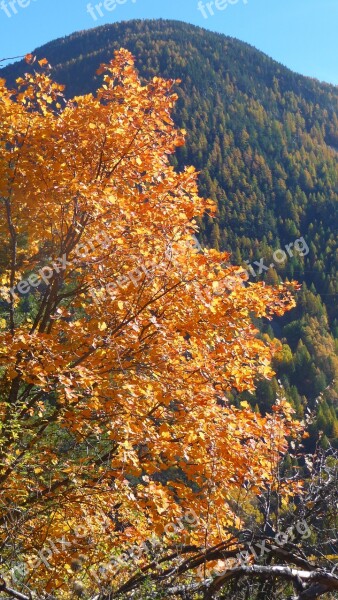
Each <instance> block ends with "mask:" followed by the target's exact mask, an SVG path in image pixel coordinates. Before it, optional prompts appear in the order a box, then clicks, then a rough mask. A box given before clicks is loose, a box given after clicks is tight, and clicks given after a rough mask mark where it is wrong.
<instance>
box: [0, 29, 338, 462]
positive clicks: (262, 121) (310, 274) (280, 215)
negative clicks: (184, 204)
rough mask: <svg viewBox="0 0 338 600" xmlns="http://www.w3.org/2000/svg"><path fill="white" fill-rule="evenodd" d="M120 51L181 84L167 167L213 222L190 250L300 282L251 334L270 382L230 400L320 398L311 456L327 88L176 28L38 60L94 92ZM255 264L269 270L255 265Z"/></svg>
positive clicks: (329, 402) (321, 332) (333, 157)
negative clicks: (176, 144)
mask: <svg viewBox="0 0 338 600" xmlns="http://www.w3.org/2000/svg"><path fill="white" fill-rule="evenodd" d="M121 46H123V47H125V48H128V49H129V50H130V51H131V52H133V53H134V54H135V56H136V61H137V62H136V64H137V67H138V69H139V71H140V74H141V76H142V77H143V78H147V79H149V78H152V77H153V76H158V75H161V76H162V77H165V78H169V79H177V78H180V79H181V83H180V84H179V85H176V86H175V91H176V92H177V94H178V96H179V98H178V102H177V103H176V107H175V108H174V113H173V114H174V119H175V122H176V123H177V124H178V126H180V127H183V128H185V129H186V130H187V132H188V134H187V143H186V145H185V146H181V147H180V148H178V151H177V153H176V154H175V156H172V157H171V160H172V164H174V165H176V166H177V167H178V168H179V169H180V170H183V169H184V166H185V165H186V164H192V165H194V166H195V167H196V168H197V169H200V170H201V175H200V177H199V190H200V193H201V195H203V196H205V197H211V198H212V199H213V200H215V202H216V205H217V213H216V218H210V217H209V216H208V215H205V217H204V218H203V220H202V221H201V222H200V221H199V219H198V222H199V224H200V235H199V239H200V242H203V245H205V246H208V247H213V248H216V249H218V250H221V251H228V252H231V253H232V257H231V259H230V260H231V261H232V263H233V264H237V265H239V264H241V265H242V266H243V267H244V268H248V264H249V265H251V266H252V268H253V269H254V271H253V273H254V274H252V272H250V271H249V274H250V279H251V280H252V281H263V280H265V281H266V282H268V283H270V284H278V283H279V282H280V281H285V280H286V279H287V278H288V279H290V280H292V279H296V280H297V281H299V282H301V283H305V285H304V286H303V287H302V291H301V292H300V296H299V301H298V302H297V310H294V311H291V312H289V313H287V315H286V316H285V317H284V318H283V319H282V320H279V321H278V322H276V321H273V322H272V324H271V323H263V324H259V325H258V326H259V328H260V329H261V332H262V335H268V336H269V337H270V338H271V339H273V338H275V337H277V338H279V339H280V340H282V343H283V344H284V346H286V345H287V346H288V348H289V350H288V353H289V352H291V353H292V359H291V360H290V357H289V354H288V353H285V352H284V355H283V356H284V358H286V357H287V360H285V361H284V358H283V356H281V355H279V356H278V359H277V360H276V361H275V363H274V368H275V370H276V372H277V377H276V378H275V379H273V380H271V381H270V382H266V381H263V382H262V383H260V384H259V386H258V388H257V391H256V392H255V394H254V396H252V395H250V396H249V395H244V397H243V396H242V397H239V396H238V395H237V394H233V397H232V401H233V402H235V403H236V404H237V406H239V402H240V401H241V400H246V401H248V402H250V403H251V404H252V406H255V404H256V403H257V404H258V406H259V407H260V409H261V410H262V411H266V410H270V409H271V406H272V404H273V403H274V401H275V397H276V390H277V389H278V387H279V384H278V381H277V379H279V380H280V381H281V382H282V384H283V387H284V393H285V395H286V397H287V399H288V400H289V402H291V404H292V406H293V407H294V409H295V410H296V411H297V415H298V416H299V417H302V416H303V414H304V413H305V412H306V410H307V409H308V408H310V409H311V410H312V409H314V408H316V407H317V400H318V397H319V395H320V398H321V399H320V403H321V404H322V407H321V411H320V414H319V415H318V417H316V418H315V422H314V423H313V425H312V427H311V431H310V433H311V436H310V438H309V440H308V442H307V444H308V448H309V449H310V450H311V451H314V449H315V447H316V444H317V442H318V439H320V438H321V437H322V435H323V434H324V435H325V437H326V438H327V439H328V440H330V441H331V443H333V444H335V445H337V437H336V436H335V435H334V434H333V432H334V431H337V428H338V419H337V381H338V364H337V356H336V348H337V343H338V342H337V335H338V326H337V312H336V306H337V244H336V230H337V223H338V219H337V191H338V155H337V151H338V120H337V114H338V92H337V87H334V86H331V85H327V84H324V83H320V82H318V81H316V80H313V79H309V78H306V77H302V76H301V75H297V74H295V73H293V72H291V71H290V70H288V69H286V68H285V67H284V66H282V65H280V64H279V63H276V62H275V61H273V60H271V59H270V58H269V57H268V56H266V55H264V54H262V53H261V52H259V51H257V50H256V49H255V48H253V47H251V46H249V45H248V44H244V43H243V42H240V41H238V40H235V39H233V38H230V37H226V36H224V35H220V34H216V33H212V32H210V31H206V30H204V29H201V28H198V27H194V26H192V25H188V24H186V23H180V22H177V21H166V20H156V21H130V22H124V23H115V24H112V25H106V26H104V27H98V28H95V29H92V30H90V31H85V32H83V31H81V32H78V33H75V34H73V35H72V36H69V37H67V38H64V39H60V40H56V41H54V42H51V43H49V44H47V45H46V46H44V47H43V48H41V49H39V50H38V51H37V56H38V57H39V58H42V57H44V56H46V57H47V58H48V60H49V61H50V63H51V64H52V65H53V67H54V68H53V75H54V77H55V79H56V80H57V81H59V82H60V83H63V84H66V86H67V87H66V91H65V93H66V94H67V95H68V97H71V96H72V95H77V94H83V93H87V92H94V91H95V90H96V89H97V87H98V85H99V79H98V77H97V76H95V75H94V74H95V71H96V69H97V68H98V66H99V64H100V62H107V61H108V60H109V59H110V57H111V55H112V52H113V50H114V49H117V48H120V47H121ZM32 68H34V65H33V67H32ZM23 69H27V65H24V66H23V65H22V64H21V63H18V64H16V65H12V66H9V67H7V68H6V69H4V71H3V73H4V76H5V77H6V78H7V79H8V80H9V82H10V85H14V84H15V77H17V76H19V75H22V72H23ZM300 237H303V238H304V242H305V243H304V244H303V245H302V248H303V250H302V251H301V252H293V255H292V256H289V255H288V254H287V256H286V260H284V261H282V262H280V263H278V262H276V261H275V259H274V256H273V253H274V251H275V250H284V249H285V246H286V245H288V244H290V243H291V244H294V242H295V240H296V239H298V238H300ZM261 260H263V261H264V265H267V266H269V265H270V264H272V263H274V268H273V269H269V270H268V271H265V269H263V268H262V269H260V268H257V266H256V265H255V264H254V263H255V261H257V262H260V261H261ZM321 432H322V433H321Z"/></svg>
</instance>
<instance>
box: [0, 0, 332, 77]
mask: <svg viewBox="0 0 338 600" xmlns="http://www.w3.org/2000/svg"><path fill="white" fill-rule="evenodd" d="M104 1H105V2H106V6H107V5H108V7H110V9H111V10H107V9H106V8H104V4H103V2H102V3H101V8H100V9H99V10H101V15H100V14H99V12H98V11H97V9H94V11H93V14H94V17H95V18H96V20H95V19H94V18H93V16H91V15H90V13H89V12H87V5H88V2H87V0H0V59H2V58H5V57H12V56H17V55H22V54H26V53H28V52H30V51H32V50H34V49H35V48H36V47H38V46H41V45H42V44H44V43H46V42H48V41H51V40H52V39H55V38H58V37H63V36H65V35H68V34H70V33H73V32H74V31H78V30H83V29H90V28H91V27H95V26H97V25H103V24H105V23H112V22H115V21H123V20H130V19H135V18H143V19H145V18H158V17H162V18H168V19H178V20H181V21H186V22H188V23H193V24H195V25H199V26H201V27H206V28H207V29H210V30H212V31H218V32H221V33H225V34H227V35H231V36H233V37H237V38H238V39H240V40H243V41H245V42H248V43H250V44H252V45H253V46H255V47H256V48H258V49H259V50H262V51H264V52H265V53H266V54H268V55H269V56H271V57H272V58H274V59H276V60H278V61H279V62H281V63H283V64H284V65H286V66H288V67H289V68H291V69H293V70H294V71H297V72H299V73H303V74H304V75H309V76H311V77H316V78H318V79H321V80H323V81H327V82H330V83H334V84H335V85H338V34H337V28H338V0H214V2H212V3H210V2H209V5H210V6H209V8H210V10H209V9H208V8H207V6H206V4H207V3H208V2H207V0H203V6H204V10H203V9H200V10H198V7H197V5H198V1H199V0H167V1H162V0H104ZM217 3H218V4H217ZM91 4H92V6H94V5H95V4H99V2H98V0H93V1H92V3H91ZM216 5H217V6H218V8H217V7H216ZM220 7H223V10H220ZM210 12H212V13H213V14H210ZM203 13H204V14H203ZM3 65H4V63H1V66H3Z"/></svg>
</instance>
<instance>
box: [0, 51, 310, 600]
mask: <svg viewBox="0 0 338 600" xmlns="http://www.w3.org/2000/svg"><path fill="white" fill-rule="evenodd" d="M33 60H34V58H33V57H32V56H28V57H27V61H28V62H32V61H33ZM39 62H40V64H39V65H38V66H35V67H34V69H35V72H34V74H32V75H26V76H25V77H23V78H21V79H20V80H18V82H17V84H18V87H19V91H18V92H13V91H12V90H9V89H8V88H7V87H6V84H5V81H4V80H1V81H0V86H1V87H0V113H1V117H0V123H1V125H0V127H1V135H0V140H1V141H0V143H1V158H0V200H1V203H0V210H1V222H0V236H1V240H2V252H1V286H2V287H1V297H2V305H1V331H0V340H1V345H0V356H1V380H0V394H1V405H0V410H1V421H2V428H1V436H0V446H1V448H0V449H1V462H0V481H1V514H0V518H1V524H2V530H1V547H2V551H1V560H2V566H1V568H2V572H1V574H2V577H3V580H2V584H1V585H2V589H3V590H5V591H6V593H8V594H13V595H14V596H15V594H16V597H18V598H19V597H20V592H19V591H18V590H20V591H21V592H22V593H23V594H25V591H26V592H27V589H28V590H32V591H33V592H36V593H38V594H40V595H41V594H42V593H46V592H48V593H49V592H51V593H53V594H56V595H60V594H64V595H65V596H67V595H70V594H72V593H73V592H74V591H75V592H77V593H79V594H81V593H82V586H84V589H86V590H87V592H86V593H91V592H93V593H94V592H97V591H98V590H99V583H98V579H100V578H99V577H98V576H97V575H96V576H95V577H94V576H93V575H92V572H93V569H94V571H95V568H98V565H100V564H101V563H104V562H107V560H108V558H109V557H110V559H111V557H116V560H117V558H119V557H121V556H123V553H125V552H126V550H127V549H128V548H130V547H131V546H133V545H135V543H136V544H138V545H140V544H141V543H142V542H145V541H146V540H149V539H150V538H151V536H153V535H157V536H160V537H162V538H163V539H162V544H163V547H166V545H168V547H170V541H171V538H172V535H173V533H172V531H170V524H172V523H174V522H175V521H177V520H181V523H183V525H182V529H183V530H184V533H185V536H186V540H187V544H188V545H189V544H190V548H199V547H201V546H204V547H205V548H207V547H208V548H209V547H211V546H213V545H215V544H217V543H219V542H220V541H224V540H226V541H227V543H228V544H229V543H230V544H231V538H229V528H231V527H234V528H238V527H239V526H240V523H241V517H240V515H239V514H238V513H237V511H236V510H235V499H236V502H237V504H238V502H239V500H240V499H241V498H242V496H243V495H244V497H255V496H256V495H258V494H263V493H264V491H266V490H270V493H273V492H274V491H275V490H276V489H277V488H278V490H279V492H280V494H281V497H283V498H284V502H286V503H288V498H289V496H291V497H292V495H293V494H294V493H296V492H299V491H300V482H298V481H295V480H294V479H293V478H292V477H289V478H286V480H285V481H284V482H282V481H281V479H280V478H278V477H277V474H278V464H279V460H280V457H281V455H282V454H285V453H286V451H287V449H288V444H287V437H288V436H292V435H297V434H298V432H299V431H300V429H301V427H300V425H299V424H297V422H295V421H294V420H293V416H292V415H293V411H292V409H291V408H290V406H289V405H288V403H287V402H285V401H284V400H280V401H279V402H276V405H275V406H274V408H273V410H272V412H271V414H269V415H267V416H266V417H263V416H260V415H259V414H258V413H257V412H254V411H253V410H251V408H250V406H249V404H248V403H246V402H243V403H242V406H240V407H239V408H236V407H235V406H233V405H231V403H230V402H229V401H228V399H227V395H228V394H229V393H230V392H231V391H232V390H234V389H236V390H238V391H244V390H253V389H254V385H255V381H256V379H257V377H263V378H269V377H271V375H272V373H273V372H272V370H271V367H270V362H271V358H272V356H273V354H274V352H275V350H276V349H278V347H276V345H275V344H273V343H272V342H271V341H269V339H268V338H265V339H260V338H259V337H258V336H257V329H256V328H255V327H254V325H253V323H252V318H253V317H255V318H262V317H264V318H267V319H271V318H272V316H273V315H279V316H281V315H283V314H284V312H285V311H286V310H288V309H290V308H291V307H293V306H294V300H293V298H292V296H291V291H290V286H286V285H285V286H281V285H280V286H277V287H274V288H272V287H268V286H266V285H265V284H264V283H262V282H257V283H250V282H248V281H247V276H246V275H245V272H244V271H243V269H242V268H241V267H233V266H230V265H229V255H228V254H227V253H220V252H218V251H217V250H211V249H209V250H208V249H205V250H202V248H201V247H200V245H199V244H198V242H197V240H196V238H195V237H193V236H194V235H195V233H196V232H197V230H198V228H197V224H196V218H201V217H202V216H203V215H204V214H208V215H210V216H211V215H212V213H213V210H214V204H213V202H212V201H210V200H204V199H202V198H200V197H199V196H198V192H197V181H196V180H197V175H196V171H195V169H194V168H193V167H187V168H185V169H184V170H182V171H180V172H177V171H176V170H175V169H174V167H173V166H172V165H170V162H169V155H171V154H172V153H173V152H174V151H175V149H176V148H177V147H180V146H181V145H182V144H183V142H184V131H182V130H176V129H175V128H174V126H173V121H172V118H171V112H172V109H173V106H174V103H175V101H176V99H177V97H176V95H175V94H174V93H173V91H172V88H173V85H174V82H173V81H165V80H162V79H159V78H156V77H155V78H153V79H152V81H150V82H149V83H147V84H145V85H143V84H142V83H141V82H140V80H139V78H138V76H137V73H136V70H135V68H134V63H133V58H132V56H131V54H130V53H129V52H128V51H126V50H121V51H120V52H118V53H117V54H116V57H115V60H114V61H113V62H111V63H109V64H106V65H104V66H102V68H101V69H100V74H104V80H103V84H102V85H101V87H100V88H99V90H98V92H97V94H95V95H92V94H88V95H85V96H77V97H74V98H73V99H71V100H69V101H68V102H66V103H64V100H63V96H62V87H61V86H60V85H58V84H55V83H54V82H53V81H52V80H51V79H50V78H49V76H48V75H47V74H46V73H47V71H46V62H47V61H44V60H41V61H39ZM47 67H48V65H47ZM102 518H103V519H104V533H102ZM168 525H169V528H168ZM174 531H175V528H174ZM163 536H164V537H163ZM232 552H234V550H232ZM114 560H115V559H114ZM74 561H75V562H74ZM141 561H142V557H141ZM114 564H115V563H114ZM81 567H83V569H82V571H81V574H80V575H79V577H78V579H77V580H76V581H74V572H76V570H77V569H78V568H79V569H80V568H81ZM108 574H109V578H108V582H107V581H106V584H107V585H112V586H113V589H114V587H115V588H116V586H117V585H121V584H122V583H123V581H124V579H125V578H126V576H127V575H128V569H126V568H124V569H121V570H116V568H115V570H113V573H111V572H109V573H108ZM10 578H12V581H14V584H15V589H16V590H17V591H14V592H12V591H11V588H10V587H9V586H10ZM79 578H80V580H79Z"/></svg>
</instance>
